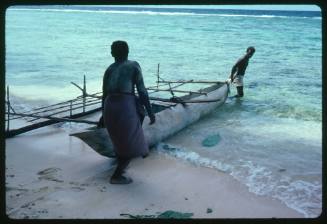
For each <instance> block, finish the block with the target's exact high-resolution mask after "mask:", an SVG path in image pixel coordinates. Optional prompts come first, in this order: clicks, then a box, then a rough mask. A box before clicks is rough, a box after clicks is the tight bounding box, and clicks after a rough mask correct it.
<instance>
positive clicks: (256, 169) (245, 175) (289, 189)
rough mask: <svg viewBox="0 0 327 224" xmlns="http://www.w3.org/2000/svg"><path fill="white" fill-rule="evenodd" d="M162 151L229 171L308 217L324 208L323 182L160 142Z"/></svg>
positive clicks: (250, 185)
mask: <svg viewBox="0 0 327 224" xmlns="http://www.w3.org/2000/svg"><path fill="white" fill-rule="evenodd" d="M156 148H157V150H158V151H159V152H160V153H164V154H168V155H170V156H173V157H175V158H178V159H181V160H184V161H187V162H190V163H192V164H194V165H197V166H203V167H208V168H213V169H217V170H219V171H223V172H226V173H229V174H230V175H231V176H233V177H234V178H235V179H236V180H238V181H240V182H241V183H243V184H245V185H246V186H247V187H248V189H249V191H250V192H253V193H255V194H257V195H261V196H268V197H272V198H276V199H278V200H280V201H282V202H283V203H285V204H286V205H287V206H288V207H290V208H292V209H294V210H296V211H298V212H300V213H301V214H303V215H304V216H305V217H307V218H313V217H317V216H318V215H319V213H320V211H321V207H322V204H321V200H322V187H321V183H320V182H319V181H315V182H313V183H310V182H307V181H304V180H295V179H293V178H292V177H290V176H287V175H286V174H284V175H281V174H280V173H273V172H272V171H271V170H269V169H268V168H267V167H264V166H260V165H258V164H255V163H253V162H252V161H245V160H242V159H239V160H238V161H237V162H236V163H235V164H236V165H235V164H234V165H233V164H226V163H222V162H220V161H218V160H213V159H210V158H206V157H202V156H201V155H199V154H198V153H196V152H192V151H188V150H186V149H181V148H176V147H174V146H172V145H168V144H164V143H160V144H158V145H157V147H156Z"/></svg>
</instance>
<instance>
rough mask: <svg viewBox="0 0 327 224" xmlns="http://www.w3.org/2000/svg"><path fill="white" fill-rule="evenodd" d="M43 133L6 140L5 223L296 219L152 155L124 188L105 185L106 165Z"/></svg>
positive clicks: (57, 135) (206, 174)
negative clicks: (187, 216)
mask: <svg viewBox="0 0 327 224" xmlns="http://www.w3.org/2000/svg"><path fill="white" fill-rule="evenodd" d="M68 134H69V133H67V132H66V131H64V130H62V129H59V128H55V127H46V128H41V129H38V130H35V131H32V132H29V133H25V134H22V135H20V136H16V137H14V138H11V139H7V140H6V160H5V162H6V214H7V215H8V216H9V218H12V219H61V218H62V219H75V218H79V219H89V218H91V219H103V218H105V219H125V218H128V217H126V216H121V214H122V213H125V214H126V213H127V214H131V215H158V214H160V213H162V212H165V211H167V210H173V211H177V212H182V213H193V216H192V218H272V217H276V218H298V217H299V218H300V217H303V216H302V215H301V214H299V213H298V212H296V211H294V210H292V209H290V208H288V207H286V205H284V204H282V203H281V202H280V201H278V200H274V199H271V198H267V197H260V196H256V195H255V194H253V193H250V192H249V191H248V190H247V188H246V187H245V186H243V185H241V184H240V183H238V182H237V181H236V180H235V179H233V178H232V177H231V176H229V175H227V174H225V173H222V172H219V171H217V170H213V169H209V168H204V167H196V166H194V165H192V164H189V163H186V162H182V161H178V160H177V159H175V158H172V157H169V155H165V154H162V153H158V152H157V151H155V150H152V151H151V153H150V155H149V157H147V158H146V159H142V158H139V159H134V160H133V161H132V162H131V164H130V165H129V168H128V169H127V175H128V176H130V177H132V179H133V183H132V184H130V185H111V184H109V177H110V175H111V174H112V173H113V168H114V165H115V160H114V159H109V158H106V157H103V156H101V155H98V154H97V153H96V152H94V151H93V150H92V149H91V148H89V147H88V146H87V145H86V144H84V143H83V142H82V141H80V140H79V139H77V138H75V137H71V136H69V135H68Z"/></svg>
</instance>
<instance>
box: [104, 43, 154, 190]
mask: <svg viewBox="0 0 327 224" xmlns="http://www.w3.org/2000/svg"><path fill="white" fill-rule="evenodd" d="M128 52H129V50H128V44H127V43H126V42H125V41H114V42H113V43H112V45H111V54H112V56H113V57H114V58H115V62H114V63H113V64H111V65H110V66H109V67H108V68H107V70H106V72H105V74H104V77H103V96H102V109H103V120H104V124H105V127H106V128H107V131H108V133H109V136H110V138H111V140H112V143H113V145H114V150H115V153H116V155H117V162H118V164H117V167H116V170H115V171H114V173H113V175H112V177H111V179H110V183H111V184H129V183H131V182H132V179H131V178H129V177H125V176H124V175H123V173H124V170H125V168H126V167H127V166H128V164H129V162H130V161H131V159H132V158H135V157H138V156H143V157H145V156H147V154H148V153H149V147H148V144H147V142H146V140H145V138H144V134H143V129H142V122H143V119H144V114H145V113H144V112H145V111H143V110H144V109H143V106H144V107H145V109H146V111H147V113H148V115H149V118H150V124H153V123H154V122H155V116H154V113H153V112H152V109H151V104H150V101H149V97H148V92H147V90H146V88H145V86H144V82H143V76H142V71H141V67H140V65H139V64H138V63H137V62H136V61H130V60H128ZM135 86H136V89H137V92H138V95H139V99H138V98H137V97H136V96H135V93H134V91H135V88H134V87H135ZM142 109H143V110H142Z"/></svg>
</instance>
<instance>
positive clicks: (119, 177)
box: [110, 158, 132, 184]
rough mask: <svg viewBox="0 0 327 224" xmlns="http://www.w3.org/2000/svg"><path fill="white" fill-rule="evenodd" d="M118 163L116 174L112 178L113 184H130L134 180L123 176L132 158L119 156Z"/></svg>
mask: <svg viewBox="0 0 327 224" xmlns="http://www.w3.org/2000/svg"><path fill="white" fill-rule="evenodd" d="M117 160H118V164H117V167H116V170H115V172H114V174H113V175H112V177H111V179H110V183H111V184H129V183H131V182H132V179H131V178H129V177H125V176H123V173H124V170H125V169H126V167H127V166H128V164H129V162H130V161H131V159H124V158H117Z"/></svg>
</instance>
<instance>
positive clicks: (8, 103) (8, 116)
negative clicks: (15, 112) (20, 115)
mask: <svg viewBox="0 0 327 224" xmlns="http://www.w3.org/2000/svg"><path fill="white" fill-rule="evenodd" d="M7 107H8V108H7V119H8V121H7V131H9V124H10V100H9V86H7Z"/></svg>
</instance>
